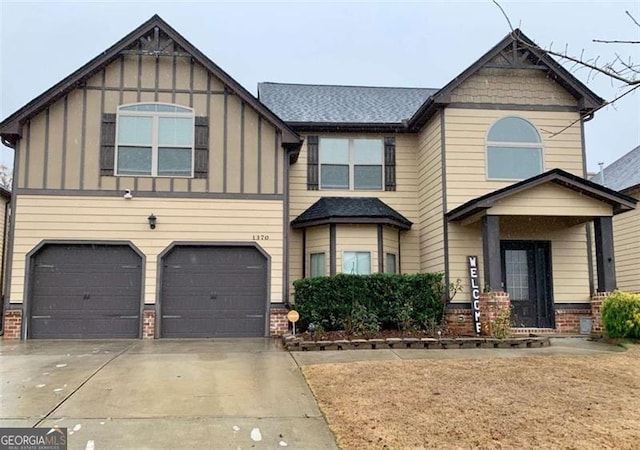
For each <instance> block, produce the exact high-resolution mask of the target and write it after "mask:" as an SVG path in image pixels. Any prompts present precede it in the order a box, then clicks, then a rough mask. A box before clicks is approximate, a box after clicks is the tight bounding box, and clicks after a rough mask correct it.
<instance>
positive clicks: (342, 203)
mask: <svg viewBox="0 0 640 450" xmlns="http://www.w3.org/2000/svg"><path fill="white" fill-rule="evenodd" d="M330 223H344V224H383V225H391V226H394V227H397V228H399V229H401V230H408V229H410V228H411V225H413V222H411V221H410V220H408V219H407V218H406V217H404V216H403V215H402V214H400V213H399V212H398V211H396V210H395V209H393V208H391V207H390V206H389V205H387V204H386V203H384V202H383V201H382V200H380V199H379V198H375V197H322V198H320V199H319V200H318V201H317V202H315V203H314V204H313V205H311V206H310V207H309V208H308V209H307V210H306V211H305V212H303V213H302V214H300V215H299V216H298V217H296V218H295V219H294V220H293V221H291V226H292V227H293V228H307V227H312V226H316V225H327V224H330Z"/></svg>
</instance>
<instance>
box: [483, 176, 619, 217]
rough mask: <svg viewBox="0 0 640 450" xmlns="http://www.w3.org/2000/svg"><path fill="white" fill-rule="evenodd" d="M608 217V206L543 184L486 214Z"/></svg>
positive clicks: (491, 209) (501, 201)
mask: <svg viewBox="0 0 640 450" xmlns="http://www.w3.org/2000/svg"><path fill="white" fill-rule="evenodd" d="M541 213H544V215H545V216H583V217H591V216H611V215H613V210H612V207H611V205H608V204H606V203H604V202H601V201H598V200H595V199H593V198H590V197H587V196H586V195H582V194H580V193H578V192H576V191H573V190H571V189H567V188H564V187H561V186H558V185H555V184H551V183H546V184H543V185H541V186H536V187H534V188H531V189H527V190H526V191H524V192H520V193H517V194H514V195H511V196H509V197H507V198H504V199H502V200H499V201H497V202H496V203H495V205H494V206H492V207H491V208H490V209H489V210H488V211H487V214H490V215H495V216H502V215H510V216H515V215H521V216H535V215H539V214H541Z"/></svg>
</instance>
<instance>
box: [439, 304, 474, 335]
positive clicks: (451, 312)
mask: <svg viewBox="0 0 640 450" xmlns="http://www.w3.org/2000/svg"><path fill="white" fill-rule="evenodd" d="M444 318H445V323H446V325H447V330H448V331H449V333H451V334H453V335H454V336H475V334H474V332H473V316H472V315H471V310H470V309H448V310H447V312H446V313H445V315H444ZM460 320H462V321H460Z"/></svg>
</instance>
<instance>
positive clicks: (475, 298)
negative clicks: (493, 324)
mask: <svg viewBox="0 0 640 450" xmlns="http://www.w3.org/2000/svg"><path fill="white" fill-rule="evenodd" d="M467 258H468V260H469V284H470V286H471V314H473V329H474V331H475V332H476V336H480V331H481V330H482V323H481V322H480V271H479V270H478V257H477V256H468V257H467Z"/></svg>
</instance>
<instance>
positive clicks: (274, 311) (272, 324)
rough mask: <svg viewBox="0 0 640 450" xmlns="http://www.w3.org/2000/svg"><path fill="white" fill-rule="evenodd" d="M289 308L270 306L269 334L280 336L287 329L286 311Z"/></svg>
mask: <svg viewBox="0 0 640 450" xmlns="http://www.w3.org/2000/svg"><path fill="white" fill-rule="evenodd" d="M288 312H289V310H287V308H285V306H284V305H282V306H272V307H271V309H270V310H269V333H270V334H271V336H282V335H283V334H285V333H286V332H287V331H289V321H288V320H287V313H288Z"/></svg>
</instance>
